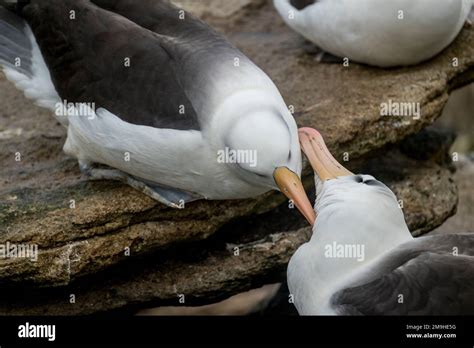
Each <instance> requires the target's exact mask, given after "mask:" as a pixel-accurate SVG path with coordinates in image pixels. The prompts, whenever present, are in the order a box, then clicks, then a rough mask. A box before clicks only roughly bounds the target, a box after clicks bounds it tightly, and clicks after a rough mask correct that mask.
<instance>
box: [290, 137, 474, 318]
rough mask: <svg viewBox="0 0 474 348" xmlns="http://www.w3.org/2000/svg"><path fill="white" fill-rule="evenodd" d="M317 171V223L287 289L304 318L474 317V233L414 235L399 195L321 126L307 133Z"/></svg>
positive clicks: (292, 262) (304, 145)
mask: <svg viewBox="0 0 474 348" xmlns="http://www.w3.org/2000/svg"><path fill="white" fill-rule="evenodd" d="M300 139H301V146H302V149H303V151H304V152H305V154H306V156H307V157H308V160H309V161H310V163H311V166H312V167H313V169H314V171H315V172H316V175H315V181H316V193H317V199H316V203H315V211H316V213H317V218H316V222H315V224H314V227H313V235H312V237H311V239H310V241H309V242H307V243H305V244H303V245H302V246H301V247H300V248H299V249H298V250H297V251H296V253H295V254H294V255H293V257H292V258H291V260H290V263H289V266H288V286H289V289H290V292H291V293H292V294H293V296H294V300H295V305H296V308H297V310H298V312H299V313H300V314H302V315H314V314H321V315H328V314H342V315H352V314H356V315H360V314H363V315H382V314H385V315H407V314H410V315H457V314H471V315H472V314H474V235H472V234H458V235H436V236H427V237H420V238H413V237H412V236H411V234H410V231H409V230H408V227H407V225H406V223H405V219H404V216H403V212H402V210H401V209H400V208H399V205H398V202H397V199H396V197H395V195H394V194H393V192H392V191H391V190H390V189H389V188H388V187H387V186H385V185H384V184H383V183H381V182H380V181H378V180H376V179H375V178H374V177H372V176H370V175H354V174H352V173H350V172H349V171H347V170H346V169H344V167H342V166H341V165H340V164H339V163H338V162H337V161H336V160H335V159H334V158H333V157H332V156H331V154H330V153H329V151H328V149H327V147H326V146H325V144H324V141H323V138H322V137H321V135H320V134H319V133H318V132H317V131H316V130H314V129H310V128H302V129H301V130H300Z"/></svg>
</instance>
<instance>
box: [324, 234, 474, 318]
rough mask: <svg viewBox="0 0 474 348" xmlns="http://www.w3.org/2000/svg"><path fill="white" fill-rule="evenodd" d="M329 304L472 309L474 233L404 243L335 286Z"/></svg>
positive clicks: (401, 311) (438, 311)
mask: <svg viewBox="0 0 474 348" xmlns="http://www.w3.org/2000/svg"><path fill="white" fill-rule="evenodd" d="M331 304H332V306H333V308H334V310H335V311H336V313H338V314H342V315H344V314H346V315H460V314H471V315H472V314H474V235H469V234H464V235H462V234H461V235H447V236H431V237H422V238H418V239H415V240H414V241H412V242H409V243H405V244H403V245H401V246H399V247H398V248H396V249H395V250H393V251H392V252H390V253H389V254H387V255H386V256H385V257H384V259H383V260H381V262H380V263H379V265H378V266H377V267H376V268H374V269H372V272H371V273H370V274H368V275H366V276H364V277H363V278H361V279H357V280H355V281H354V282H353V285H349V286H347V287H345V288H344V289H342V290H340V291H338V292H336V293H335V294H334V295H333V296H332V298H331Z"/></svg>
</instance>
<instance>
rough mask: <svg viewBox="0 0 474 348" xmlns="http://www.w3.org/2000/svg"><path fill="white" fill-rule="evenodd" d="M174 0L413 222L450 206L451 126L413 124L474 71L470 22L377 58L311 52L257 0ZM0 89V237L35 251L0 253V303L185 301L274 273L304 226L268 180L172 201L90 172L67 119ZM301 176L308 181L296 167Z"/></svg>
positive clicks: (425, 226) (80, 308)
mask: <svg viewBox="0 0 474 348" xmlns="http://www.w3.org/2000/svg"><path fill="white" fill-rule="evenodd" d="M216 1H217V0H216ZM181 3H183V5H184V6H191V10H195V11H197V14H198V15H202V16H203V17H204V18H205V19H206V20H207V21H208V22H209V23H210V24H211V25H213V26H214V27H216V28H217V29H218V30H220V31H221V32H223V33H224V34H225V35H226V36H227V37H228V38H229V40H230V41H232V42H233V43H235V44H236V45H237V46H238V47H239V48H241V49H242V51H243V52H244V53H246V54H247V55H248V56H249V57H250V58H251V59H253V60H254V61H255V62H256V63H257V64H258V65H259V66H261V67H262V68H263V70H265V71H266V72H267V73H268V74H269V76H270V77H271V78H272V79H273V80H274V81H275V83H276V85H277V86H278V87H279V89H280V91H281V93H282V94H283V96H284V98H285V100H286V102H287V104H288V105H289V107H290V108H291V110H293V111H294V115H295V118H296V120H297V122H298V124H299V125H300V126H309V127H315V128H317V129H318V130H319V131H320V132H321V133H322V134H323V135H324V137H325V139H326V141H327V144H328V147H329V148H330V149H331V151H333V152H334V153H335V154H336V156H337V157H338V159H339V160H340V161H341V162H343V163H345V165H347V167H348V168H350V169H351V170H352V171H355V172H362V171H363V172H367V173H371V174H373V175H375V176H376V177H378V178H379V179H381V180H382V181H384V182H386V183H387V184H388V185H389V186H390V187H391V188H392V189H393V190H394V192H395V193H396V194H397V196H398V197H399V199H400V200H402V201H403V207H404V208H403V209H404V212H405V216H406V219H407V222H408V224H409V227H410V228H411V231H412V232H413V233H414V234H415V235H418V234H421V233H423V232H426V231H429V230H431V229H433V228H434V227H436V226H438V225H439V224H441V223H442V222H443V221H444V220H445V219H446V218H447V217H449V216H450V215H452V214H453V213H454V212H455V209H456V202H457V190H456V187H455V184H454V182H453V180H452V179H451V174H452V173H451V172H450V169H449V165H447V164H446V163H447V161H446V149H447V148H448V147H449V146H448V145H449V144H450V142H451V141H452V137H450V136H449V135H446V134H439V133H436V132H435V133H433V131H428V132H427V133H426V134H425V135H423V134H422V135H416V134H417V133H419V132H420V130H422V129H423V128H425V127H426V126H428V125H429V124H431V123H432V122H433V121H434V120H435V119H436V118H437V117H438V116H439V115H440V113H441V111H442V109H443V106H444V104H445V103H446V101H447V98H448V95H449V93H450V92H451V91H452V90H453V89H455V88H457V87H460V86H462V85H465V84H468V83H469V82H472V81H473V80H474V29H473V28H472V27H471V26H468V25H466V27H465V28H464V30H463V31H462V33H461V34H460V36H459V37H458V39H457V40H456V41H455V42H454V43H453V45H451V46H450V47H449V48H448V49H447V50H445V51H444V52H443V53H442V54H441V55H440V56H438V57H436V58H434V59H433V60H431V61H428V62H426V63H423V64H421V65H419V66H415V67H410V68H400V69H390V70H381V69H377V68H371V67H367V66H362V65H358V64H355V63H350V64H349V66H347V67H344V66H343V65H342V64H324V63H318V62H317V61H316V60H315V55H314V53H313V48H312V47H311V46H310V45H308V44H307V43H305V41H304V40H303V39H302V38H300V37H299V36H298V35H297V34H295V33H293V32H292V31H291V30H290V29H289V28H287V27H286V26H285V25H284V24H283V22H282V21H281V20H280V18H279V16H278V14H277V13H276V12H275V11H274V10H273V8H272V6H271V4H270V3H269V2H266V1H240V2H238V6H237V7H235V8H234V7H233V8H232V9H228V10H226V11H224V13H222V11H223V10H222V9H221V10H220V11H221V12H216V10H215V9H214V10H213V7H212V6H208V7H207V8H205V9H203V8H202V6H201V5H197V2H191V5H190V4H189V1H185V0H183V1H181ZM193 6H194V7H193ZM454 58H457V60H458V62H459V64H458V65H457V66H453V59H454ZM0 91H1V95H0V98H1V99H0V103H1V105H2V108H1V109H0V148H1V149H2V151H1V152H0V165H1V167H0V168H1V169H0V182H1V186H0V244H2V243H3V244H5V243H7V242H10V243H17V244H20V243H25V244H34V245H37V246H38V250H39V256H38V260H37V261H36V262H32V261H30V260H25V259H21V258H14V259H0V282H1V283H2V286H1V288H0V293H1V295H2V296H0V314H90V313H96V312H103V311H109V310H117V309H121V310H126V309H130V310H132V309H135V308H138V307H143V306H151V305H161V304H176V305H179V304H181V302H180V299H181V298H183V297H182V296H184V299H185V304H186V305H191V304H202V303H210V302H214V301H217V300H219V299H222V298H225V297H228V296H230V295H233V294H235V293H238V292H241V291H245V290H248V289H250V288H253V287H256V286H259V285H262V284H265V283H269V282H277V281H281V280H282V279H284V271H285V269H286V264H287V262H288V260H289V258H290V257H291V255H292V253H293V252H294V251H295V250H296V249H297V247H298V246H299V245H301V244H302V243H304V242H305V240H307V238H308V236H309V233H310V230H309V228H308V227H305V222H304V221H303V219H301V217H300V216H299V215H298V213H297V212H295V211H294V210H293V209H289V208H288V204H287V202H286V201H285V198H284V197H283V196H282V195H281V194H279V193H276V192H270V193H268V194H265V195H263V196H260V197H256V198H254V199H250V200H245V201H225V202H215V201H214V202H212V201H200V202H195V203H192V204H189V205H188V206H187V208H186V209H185V210H179V211H178V210H172V209H170V208H167V207H164V206H162V205H161V204H159V203H157V202H155V201H153V200H151V199H150V198H148V197H146V196H143V195H142V194H140V193H138V192H136V191H134V190H133V189H131V188H129V187H127V186H124V185H122V184H120V183H116V182H88V181H87V180H86V179H85V178H83V177H82V176H81V174H80V172H79V169H78V166H77V163H76V162H75V160H73V159H71V158H68V157H67V156H66V155H65V154H64V153H63V152H62V145H63V143H64V140H65V134H66V131H65V129H63V128H62V127H61V126H60V125H59V124H57V122H56V121H55V120H54V119H53V118H52V117H51V115H49V113H48V112H47V111H44V110H42V109H39V108H37V107H35V106H33V105H32V104H31V103H30V102H29V101H28V100H26V99H25V98H24V97H23V96H22V95H20V94H19V93H18V92H17V91H16V90H15V89H14V87H13V86H12V85H11V84H10V83H8V82H7V81H6V80H5V79H4V78H3V77H2V78H0ZM390 103H415V104H416V105H419V107H420V111H421V113H420V117H419V118H418V117H414V116H413V115H412V116H410V117H407V116H401V117H395V116H383V115H382V114H381V109H382V107H383V105H389V104H390ZM427 134H428V135H427ZM427 144H431V147H428V149H427V148H426V146H427ZM420 149H421V150H420ZM440 154H441V155H440ZM18 155H19V157H18ZM18 159H19V160H18ZM304 176H305V181H306V184H307V186H308V187H310V186H312V185H313V183H312V177H311V173H310V172H309V170H308V168H306V169H305V171H304ZM72 295H74V299H75V302H74V303H71V298H72V297H71V296H72Z"/></svg>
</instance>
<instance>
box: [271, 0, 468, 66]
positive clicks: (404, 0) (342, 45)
mask: <svg viewBox="0 0 474 348" xmlns="http://www.w3.org/2000/svg"><path fill="white" fill-rule="evenodd" d="M273 1H274V4H275V7H276V9H277V10H278V12H279V13H280V15H281V17H282V18H283V20H284V21H285V22H286V23H287V24H288V26H290V27H291V28H292V29H294V30H295V31H297V32H298V33H300V34H301V35H303V36H304V37H305V38H306V39H308V40H309V41H312V42H314V43H315V44H317V45H318V46H319V47H321V48H322V49H323V50H325V51H326V52H329V53H331V54H333V55H336V56H338V57H343V58H349V59H351V60H354V61H357V62H360V63H366V64H370V65H376V66H381V67H392V66H400V65H412V64H417V63H420V62H422V61H424V60H427V59H429V58H432V57H433V56H435V55H436V54H438V53H439V52H441V51H442V50H443V49H445V48H446V47H447V46H449V45H450V44H451V42H453V40H454V39H455V38H456V36H457V35H458V34H459V32H460V31H461V29H462V27H463V25H464V22H465V21H466V18H467V16H468V15H469V12H470V10H471V7H472V4H473V0H389V1H383V0H382V1H380V0H273Z"/></svg>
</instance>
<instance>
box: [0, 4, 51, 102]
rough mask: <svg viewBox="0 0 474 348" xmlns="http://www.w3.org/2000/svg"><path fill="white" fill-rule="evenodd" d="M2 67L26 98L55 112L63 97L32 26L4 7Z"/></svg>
mask: <svg viewBox="0 0 474 348" xmlns="http://www.w3.org/2000/svg"><path fill="white" fill-rule="evenodd" d="M0 1H5V0H0ZM21 3H22V4H24V3H25V2H24V1H21ZM0 68H2V69H3V72H4V73H5V76H6V77H7V79H8V80H10V81H11V82H12V83H14V84H15V86H16V87H17V88H18V89H19V90H21V91H23V93H24V94H25V96H26V97H27V98H29V99H33V100H34V101H35V103H36V104H37V105H39V106H41V107H44V108H48V109H50V110H54V109H55V105H56V104H57V102H58V101H60V97H59V95H58V93H57V92H56V89H55V87H54V85H53V82H52V80H51V75H50V72H49V69H48V67H47V66H46V63H45V61H44V59H43V55H42V54H41V50H40V48H39V46H38V44H37V43H36V39H35V37H34V35H33V33H32V31H31V29H30V27H29V25H28V24H27V23H26V21H25V20H23V19H22V18H21V17H19V16H17V15H16V14H15V13H13V12H12V11H10V10H8V9H7V8H5V7H2V6H0Z"/></svg>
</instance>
